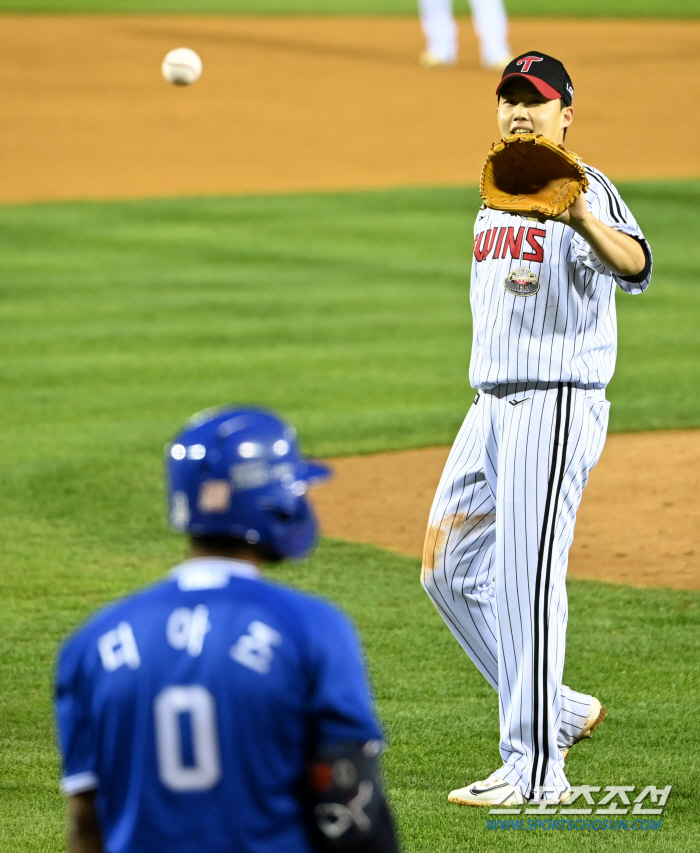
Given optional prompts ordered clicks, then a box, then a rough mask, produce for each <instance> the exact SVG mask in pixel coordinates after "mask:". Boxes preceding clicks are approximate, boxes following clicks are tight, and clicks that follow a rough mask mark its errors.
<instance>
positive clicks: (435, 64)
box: [418, 50, 457, 68]
mask: <svg viewBox="0 0 700 853" xmlns="http://www.w3.org/2000/svg"><path fill="white" fill-rule="evenodd" d="M456 61H457V60H456V59H455V58H454V57H449V56H438V55H437V54H435V53H431V51H429V50H425V51H423V53H421V55H420V56H419V57H418V64H419V65H422V66H423V68H439V67H440V66H445V65H454V64H455V62H456Z"/></svg>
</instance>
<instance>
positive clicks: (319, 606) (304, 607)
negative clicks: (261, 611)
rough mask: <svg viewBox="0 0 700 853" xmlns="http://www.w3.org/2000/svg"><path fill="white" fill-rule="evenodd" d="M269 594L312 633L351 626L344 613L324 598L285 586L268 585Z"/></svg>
mask: <svg viewBox="0 0 700 853" xmlns="http://www.w3.org/2000/svg"><path fill="white" fill-rule="evenodd" d="M265 586H266V588H267V594H268V595H269V596H271V597H275V598H276V599H277V603H278V604H279V605H280V606H281V607H282V610H283V612H285V613H288V614H289V616H290V617H292V618H295V619H296V620H297V621H298V622H299V623H300V624H303V625H304V626H305V628H306V629H307V630H308V631H310V632H311V633H316V632H319V631H320V632H321V633H323V632H324V631H326V630H327V629H328V628H329V627H330V626H341V625H343V624H349V619H348V617H347V616H346V615H345V613H343V611H342V610H341V609H340V608H339V607H338V606H337V605H335V604H333V603H332V602H330V601H328V600H327V599H325V598H323V597H322V596H319V595H315V594H313V593H309V592H305V591H302V590H298V589H294V588H293V587H290V586H286V585H283V584H276V583H269V582H268V583H266V584H265Z"/></svg>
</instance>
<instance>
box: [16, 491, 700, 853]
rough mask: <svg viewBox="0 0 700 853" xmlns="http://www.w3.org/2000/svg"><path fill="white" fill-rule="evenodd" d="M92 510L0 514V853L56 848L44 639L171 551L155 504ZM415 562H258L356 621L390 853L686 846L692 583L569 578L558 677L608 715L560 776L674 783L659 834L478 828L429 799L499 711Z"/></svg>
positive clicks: (470, 761) (695, 626) (490, 765)
mask: <svg viewBox="0 0 700 853" xmlns="http://www.w3.org/2000/svg"><path fill="white" fill-rule="evenodd" d="M139 491H140V490H139ZM144 508H145V507H144ZM86 512H87V510H86ZM93 517H94V524H92V525H90V524H87V523H86V524H85V525H83V524H82V523H81V524H79V525H78V526H77V527H76V526H74V525H71V524H70V522H67V521H64V522H63V523H59V522H57V521H52V522H50V523H43V524H42V522H39V521H37V522H36V523H35V525H34V526H33V527H29V526H27V527H26V528H25V529H24V532H23V534H19V535H16V534H15V532H14V525H13V526H12V530H11V532H10V535H9V543H8V547H7V557H8V558H9V559H8V562H7V566H8V569H7V570H6V572H5V573H4V586H5V589H4V590H3V600H4V601H5V611H4V616H3V631H2V647H1V648H0V653H1V658H0V668H1V671H2V684H3V690H2V694H1V695H0V712H1V713H2V720H3V726H2V752H3V774H2V782H1V783H0V784H1V787H0V850H2V851H3V853H4V851H7V853H10V851H12V853H59V851H61V850H63V849H64V847H63V832H64V829H63V820H64V817H63V816H64V811H63V809H64V807H63V802H62V798H61V796H60V795H59V794H58V791H57V780H58V767H57V762H56V757H55V754H54V750H53V745H52V735H51V713H50V701H49V696H50V690H51V662H52V659H53V655H54V649H55V645H56V642H57V640H58V638H59V637H61V636H63V635H64V634H65V633H66V632H67V631H68V630H69V629H70V628H72V627H73V626H74V625H75V624H76V623H77V622H78V621H79V620H81V619H83V618H84V617H86V616H87V615H88V614H89V613H90V612H92V610H93V609H94V608H95V607H96V606H97V605H98V604H99V603H100V602H102V601H105V600H108V599H110V598H112V597H114V596H117V595H120V594H122V593H124V592H125V591H127V590H129V589H131V588H133V587H134V586H138V585H141V584H144V583H147V582H149V581H151V580H154V579H156V578H157V577H159V576H160V575H161V574H163V573H164V572H165V571H166V569H167V568H168V567H169V565H171V564H172V563H173V562H175V561H177V560H178V559H179V555H180V553H181V547H182V543H181V541H180V540H178V539H176V538H175V537H174V536H172V535H171V534H168V533H167V532H165V530H164V525H163V524H162V523H161V521H160V518H159V517H158V516H154V517H151V516H150V515H149V514H148V512H147V513H146V520H145V521H143V520H142V521H139V522H134V523H132V526H131V529H129V527H128V525H126V526H124V525H120V528H121V533H122V535H121V536H119V535H117V534H116V530H117V526H116V525H114V524H113V522H112V520H111V519H109V518H107V519H104V517H102V516H101V514H99V513H98V514H95V515H94V516H93ZM83 527H84V528H85V529H87V528H92V535H86V534H85V532H84V530H83V529H81V530H80V532H79V531H78V528H83ZM109 530H111V533H110V532H107V536H106V538H103V537H102V534H103V533H104V532H106V531H109ZM28 545H30V546H31V547H30V549H29V551H28V550H27V546H28ZM28 555H29V556H28ZM418 570H419V565H418V561H417V560H412V559H409V558H406V557H400V556H398V555H395V554H389V553H387V552H382V551H379V550H377V549H374V548H370V547H363V546H358V545H350V544H347V543H342V542H333V541H331V542H326V543H324V544H323V546H322V547H321V549H320V550H319V552H318V553H317V554H316V555H315V556H314V557H313V558H312V559H311V560H309V561H307V562H305V563H303V564H301V565H299V564H288V565H285V566H281V567H278V568H276V569H274V570H271V574H272V575H273V576H275V577H276V578H278V579H279V580H281V581H284V582H287V583H290V584H295V585H298V586H301V587H303V588H306V589H311V590H314V591H316V592H320V593H322V594H324V595H326V596H329V597H331V598H333V599H334V600H336V601H338V602H340V603H341V604H342V605H343V606H344V607H345V608H346V609H347V610H348V611H349V612H350V613H351V615H352V616H353V617H354V619H355V620H356V623H357V625H358V627H359V628H360V630H361V632H362V635H363V637H364V640H365V643H366V648H367V652H368V658H369V662H370V666H371V672H372V677H373V681H374V685H375V690H376V695H377V700H378V706H379V710H380V713H381V716H382V717H383V719H384V722H385V726H386V731H387V735H388V738H389V742H390V750H389V752H388V755H387V758H386V764H385V766H386V772H387V780H388V784H389V788H390V794H391V799H392V802H393V804H394V807H395V810H396V815H397V819H398V824H399V828H400V831H401V836H402V840H403V850H404V853H454V851H459V853H462V851H464V853H482V852H483V851H494V853H497V851H503V850H511V849H514V850H522V851H533V853H535V851H544V853H549V852H550V851H557V853H558V851H566V852H567V853H568V851H582V853H583V851H589V850H591V849H593V850H596V851H606V853H607V851H620V853H622V851H624V853H629V851H634V853H646V851H664V853H694V851H697V850H698V849H699V848H700V814H699V813H698V810H697V807H696V803H697V790H698V786H699V785H700V770H699V769H698V766H697V762H694V761H693V760H692V759H691V757H692V756H693V755H696V754H697V752H698V749H700V742H699V733H698V724H697V713H696V709H697V707H698V703H700V685H699V683H698V678H697V657H698V654H699V653H700V594H698V593H685V592H671V591H662V590H635V589H630V588H625V587H613V586H607V585H604V584H597V583H591V582H574V583H571V584H570V587H569V589H570V605H571V617H570V623H569V640H568V649H567V668H566V674H565V677H566V679H567V683H569V684H571V685H572V686H573V687H575V688H576V687H578V688H580V689H582V690H590V691H593V692H595V693H596V695H598V696H600V697H601V698H602V699H603V700H604V702H605V703H606V705H607V707H608V710H609V718H608V719H607V720H606V721H605V723H604V724H603V725H602V726H601V727H600V729H599V730H598V731H597V732H596V735H595V738H594V739H593V740H592V741H590V742H586V743H583V744H581V745H579V746H577V747H575V748H574V750H573V752H572V755H571V757H570V759H569V762H568V764H567V768H568V771H567V772H568V774H569V779H570V781H571V782H572V784H590V785H601V786H605V785H621V784H624V785H634V786H636V788H637V792H639V791H641V789H642V787H645V786H646V785H648V784H654V785H658V786H659V787H663V786H665V785H668V784H671V785H673V786H674V787H673V792H672V794H671V798H670V799H669V803H668V806H667V807H666V810H665V813H664V816H663V819H662V826H661V829H660V830H656V831H648V832H636V833H634V834H631V833H629V832H622V831H621V832H609V831H608V832H592V831H588V832H586V831H582V832H575V831H574V832H560V833H555V832H547V831H544V830H535V831H531V832H519V833H518V832H505V833H504V832H502V831H501V832H500V833H499V832H494V831H493V830H491V831H489V830H487V828H486V815H485V814H484V813H483V812H482V811H480V810H472V809H462V808H459V807H456V806H450V805H448V804H447V802H446V794H447V792H448V791H449V790H450V789H451V788H453V787H457V786H460V785H462V784H465V783H466V782H467V781H473V780H474V779H475V778H481V777H483V776H484V775H487V774H488V772H490V771H491V770H493V769H494V768H495V767H496V766H498V764H499V758H498V751H497V745H498V723H497V720H498V711H497V705H496V696H495V694H494V693H493V692H492V691H491V689H490V688H489V687H488V686H487V685H486V683H485V681H484V680H483V679H482V678H481V676H480V675H479V674H478V673H477V671H476V670H475V669H474V668H473V667H472V666H471V664H470V663H469V661H468V660H467V659H466V658H465V657H464V656H463V655H462V654H461V652H460V651H459V648H458V646H457V644H456V643H455V642H454V641H453V640H452V636H451V634H450V633H449V632H448V631H447V629H446V628H445V627H444V625H443V623H442V620H441V619H440V617H439V616H438V614H437V613H436V612H435V610H434V609H433V607H432V605H431V604H430V603H429V601H428V599H427V597H426V596H425V594H424V593H423V591H422V590H421V589H420V586H419V583H418Z"/></svg>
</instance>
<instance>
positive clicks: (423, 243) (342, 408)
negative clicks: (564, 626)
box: [0, 181, 700, 853]
mask: <svg viewBox="0 0 700 853" xmlns="http://www.w3.org/2000/svg"><path fill="white" fill-rule="evenodd" d="M622 192H623V195H624V197H625V198H626V199H627V200H628V202H629V203H630V206H631V207H632V209H633V210H634V211H635V214H636V215H637V217H638V219H639V221H640V223H641V224H642V226H643V228H644V229H645V232H646V234H647V236H648V237H649V240H650V242H651V244H652V248H653V250H654V253H655V264H656V271H655V278H654V281H653V284H652V287H651V288H650V290H649V292H648V293H647V294H646V295H644V296H643V297H636V298H632V297H626V296H624V295H621V296H620V298H619V299H618V308H619V321H620V322H619V325H620V344H621V346H620V351H621V357H620V362H619V367H618V371H617V376H616V379H615V381H614V383H613V385H612V386H611V389H610V394H609V396H610V398H611V399H612V401H613V420H612V424H613V428H614V429H617V430H629V429H666V428H670V427H679V426H692V427H697V426H700V399H698V395H697V391H696V389H697V387H698V380H699V378H700V377H699V376H698V374H699V372H700V358H699V356H700V341H699V339H698V334H697V329H698V327H699V326H700V293H699V292H698V289H697V287H696V286H695V271H696V270H697V269H698V265H699V263H700V246H698V244H697V241H694V240H693V236H694V235H693V231H692V227H693V222H694V219H693V217H694V215H695V214H696V212H697V209H698V204H699V202H700V181H696V182H682V183H680V182H679V183H664V184H653V183H648V184H635V185H629V186H625V187H622ZM476 205H477V197H476V194H475V192H474V190H472V189H463V188H454V189H410V190H408V189H407V190H395V191H384V192H372V193H336V194H309V195H294V196H270V197H250V198H219V199H188V200H160V201H138V202H119V203H111V204H110V203H66V204H46V205H26V206H12V207H1V208H0V226H1V227H2V232H3V238H4V239H3V242H2V246H0V261H1V263H0V358H1V359H2V364H3V371H2V373H1V374H0V383H1V384H0V388H1V390H2V399H3V402H4V406H3V429H2V431H1V433H0V512H1V513H2V516H3V521H4V524H3V529H4V536H3V556H4V558H3V569H2V573H1V574H0V596H1V597H2V601H3V603H4V610H3V620H2V626H1V627H0V686H1V689H0V719H2V725H0V742H1V749H2V755H3V762H2V764H1V765H0V767H1V768H2V769H0V851H2V853H5V851H7V853H25V851H26V853H30V851H31V853H59V851H61V850H63V849H64V847H63V840H62V839H63V806H62V800H61V797H60V796H59V794H58V793H57V778H58V768H57V760H56V756H55V752H54V748H53V738H52V727H51V716H50V693H51V668H52V661H53V658H54V654H55V649H56V645H57V643H58V641H59V640H60V638H61V637H63V636H64V635H65V634H66V633H67V632H68V631H69V630H70V629H72V628H73V627H74V626H76V625H77V624H78V623H79V622H80V621H81V620H82V619H83V618H84V617H85V616H86V615H87V614H88V613H90V612H91V611H92V610H93V609H94V608H95V607H97V606H98V605H99V604H101V603H103V602H104V601H107V600H109V599H111V598H113V597H114V596H116V595H120V594H123V593H124V592H126V591H127V590H129V589H132V588H134V587H136V586H139V585H141V584H144V583H147V582H149V581H151V580H153V579H155V578H157V577H158V576H159V575H161V574H162V573H163V572H164V571H165V570H166V569H167V568H168V566H169V565H171V564H172V563H173V562H175V561H176V560H177V559H178V557H179V555H180V553H181V548H182V543H181V542H180V541H179V540H177V539H176V538H175V537H173V536H172V535H171V534H169V533H168V532H167V530H166V527H165V522H164V519H163V500H162V495H161V464H162V463H161V453H162V447H163V444H164V442H165V441H166V439H167V438H168V437H169V436H170V435H171V434H172V433H173V431H174V430H175V429H176V428H177V427H178V426H179V424H180V423H181V422H182V421H183V420H184V419H185V418H186V417H187V416H189V415H190V414H191V413H193V412H194V411H196V410H197V409H200V408H203V407H205V406H209V405H212V404H217V403H223V402H230V401H251V402H257V403H264V404H267V405H270V406H272V407H274V408H277V409H279V410H281V411H282V412H283V413H284V414H285V415H287V416H288V417H289V418H290V419H291V420H293V421H294V422H295V423H297V425H298V426H299V428H300V432H301V435H302V439H303V443H304V445H305V447H306V449H307V450H308V451H310V452H313V453H315V454H319V455H334V454H342V453H352V452H369V451H373V450H383V449H392V448H401V447H417V446H426V445H431V444H441V443H448V442H450V441H451V440H452V438H453V436H454V433H455V431H456V429H457V427H458V425H459V423H460V421H461V418H462V417H463V415H464V412H465V410H466V407H467V405H468V403H469V401H470V399H471V396H472V392H471V390H470V389H469V386H468V381H467V366H468V358H469V343H470V340H469V332H470V329H469V323H468V314H469V308H468V278H467V275H468V267H469V257H470V253H471V236H470V231H471V225H472V221H473V216H474V211H475V209H476ZM671 380H672V381H671ZM276 574H277V576H278V577H279V578H280V579H281V580H284V581H287V582H293V583H297V584H299V585H301V586H302V587H304V588H308V589H313V590H317V591H319V592H322V593H323V594H327V595H330V596H331V597H333V598H335V599H337V600H338V601H340V603H341V604H342V605H343V606H345V607H346V608H347V609H348V610H349V611H350V612H351V613H352V614H353V616H354V617H355V618H356V620H357V622H358V624H359V627H360V628H361V630H362V633H363V636H364V638H365V640H366V643H367V648H368V655H369V661H370V665H371V669H372V674H373V677H374V680H375V684H376V689H377V696H378V702H379V708H380V711H381V714H382V716H383V718H384V720H385V722H386V726H387V731H388V734H389V736H390V739H391V743H392V748H391V752H390V753H389V756H388V759H387V772H388V779H389V783H390V788H391V796H392V799H393V801H394V803H395V804H396V808H397V814H398V819H399V822H400V826H401V829H402V834H403V838H404V848H405V851H407V853H438V851H445V853H453V851H459V853H462V851H464V853H472V851H491V850H493V851H500V850H505V849H511V848H513V849H518V850H532V851H535V850H538V851H540V850H542V851H549V850H553V851H554V850H556V851H559V850H562V851H563V850H566V851H568V850H574V851H576V850H583V849H584V848H585V849H586V850H588V849H591V848H592V849H595V850H603V851H608V850H611V851H617V850H620V851H622V850H625V851H634V853H639V851H647V850H661V851H668V853H677V851H688V853H693V852H694V851H697V850H698V849H700V828H699V826H698V822H699V821H700V816H699V815H698V812H697V809H696V808H695V805H694V803H695V798H696V794H697V790H698V782H699V781H700V780H699V779H698V775H699V774H698V770H697V768H696V766H695V763H694V762H693V761H691V760H689V756H692V755H694V754H696V753H697V749H698V743H697V740H698V725H697V714H696V709H697V707H698V699H699V698H700V697H699V696H698V691H699V683H698V678H697V666H696V661H697V655H698V651H699V647H700V631H699V621H700V620H699V618H698V617H699V614H700V596H699V595H698V594H694V593H675V592H667V591H658V590H631V589H626V588H615V587H608V586H603V585H599V584H593V583H582V582H578V583H573V584H572V585H571V622H570V632H569V653H568V656H567V679H568V680H569V682H570V683H571V684H572V686H574V687H579V688H581V689H586V690H593V691H594V692H596V693H597V694H598V695H600V697H601V698H602V699H604V701H605V703H606V704H607V705H608V706H609V709H610V719H609V720H608V721H607V722H606V723H605V725H604V726H603V727H601V731H600V734H599V735H597V736H596V738H595V740H594V741H593V742H591V743H587V744H582V745H581V746H579V747H576V750H575V752H574V755H573V756H572V758H571V761H570V775H571V780H572V782H574V783H576V782H587V783H590V784H602V785H607V784H633V785H638V786H641V785H646V784H658V785H659V786H663V785H666V784H673V785H674V786H675V787H674V793H673V795H672V798H671V801H670V804H669V807H668V809H667V813H666V816H665V817H664V823H663V828H662V830H660V831H657V832H652V833H648V834H647V833H637V834H636V835H634V836H633V837H631V838H629V837H626V835H625V834H624V833H623V834H621V835H616V834H615V833H606V834H605V835H603V834H595V836H594V837H593V836H592V835H591V833H588V832H584V833H566V835H559V836H555V835H550V834H549V833H544V832H537V833H523V834H521V835H516V837H515V838H513V837H512V833H506V840H505V841H504V840H503V839H501V838H499V837H497V836H496V833H494V832H493V831H488V830H487V829H486V819H485V816H484V815H483V814H481V813H478V812H477V813H475V812H472V811H470V810H466V809H459V808H452V807H450V808H448V806H447V805H446V803H445V800H444V795H445V792H446V791H448V790H449V789H450V788H451V787H454V786H455V785H457V784H460V783H462V782H466V781H469V780H471V779H473V778H476V777H478V776H480V775H483V774H486V773H488V772H490V770H492V769H493V768H494V767H495V766H496V764H497V762H498V758H497V754H496V746H497V734H496V726H497V713H496V700H495V696H494V695H493V694H492V693H491V692H490V690H489V689H488V688H487V687H486V685H485V683H484V682H483V681H482V679H481V678H480V676H478V674H477V673H476V671H475V670H473V668H472V667H471V665H470V664H469V663H468V662H467V661H466V660H465V659H463V658H462V656H461V655H460V652H459V650H458V647H457V645H456V643H454V642H453V641H452V639H451V636H450V634H449V632H448V631H447V629H446V628H445V627H444V626H443V625H442V622H441V620H440V619H439V617H438V616H437V614H436V613H435V612H434V611H433V608H432V606H431V605H430V603H429V602H428V600H427V598H426V597H425V596H424V594H423V593H422V591H421V590H420V587H419V585H418V578H417V574H418V566H417V563H416V561H415V560H410V559H407V558H403V557H399V556H397V555H392V554H389V553H386V552H382V551H379V550H376V549H372V548H365V547H360V546H355V545H348V544H344V543H338V542H327V543H325V544H324V545H323V547H322V548H321V550H320V551H319V553H318V554H317V556H315V557H314V558H313V559H312V560H311V561H309V562H307V563H305V564H302V565H300V566H299V565H294V566H292V565H290V566H287V567H281V568H280V569H279V570H276ZM508 839H510V840H508Z"/></svg>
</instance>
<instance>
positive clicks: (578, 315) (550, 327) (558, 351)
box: [469, 166, 651, 388]
mask: <svg viewBox="0 0 700 853" xmlns="http://www.w3.org/2000/svg"><path fill="white" fill-rule="evenodd" d="M585 168H586V172H587V174H588V177H589V179H590V187H589V189H588V192H587V194H586V202H587V204H588V209H589V210H590V211H591V213H593V215H594V216H596V217H597V218H598V219H599V220H600V221H601V222H604V223H605V224H606V225H609V226H611V227H612V228H615V229H616V230H618V231H622V232H624V233H625V234H630V235H631V236H633V237H635V238H637V239H639V240H640V242H641V243H642V247H643V248H644V250H645V256H646V258H647V264H646V266H645V269H644V270H643V271H642V273H640V275H639V276H635V277H634V278H632V279H623V278H621V277H620V276H618V275H615V274H614V273H611V272H610V271H609V270H607V269H606V268H605V267H604V266H603V265H602V264H601V263H600V261H599V260H598V259H597V258H596V256H595V255H594V254H593V252H592V251H591V248H590V246H589V245H588V244H587V243H586V242H585V241H584V240H583V239H582V238H581V237H580V236H579V235H578V234H576V232H575V231H573V229H571V228H569V226H568V225H563V224H562V223H560V222H554V221H552V220H548V221H547V222H546V223H544V224H542V223H540V222H538V221H537V220H536V219H530V218H526V217H523V216H517V215H512V214H509V213H504V212H502V211H497V210H490V209H488V208H483V209H482V210H481V211H480V212H479V215H478V216H477V219H476V223H475V226H474V258H473V260H472V276H471V306H472V315H473V318H474V337H473V343H472V355H471V365H470V370H469V379H470V382H471V384H472V386H473V387H474V388H491V387H493V386H494V385H498V384H501V383H508V382H528V381H536V380H540V381H548V382H574V383H575V384H582V385H590V386H592V387H598V388H604V387H605V386H606V385H607V384H608V382H609V381H610V379H611V377H612V374H613V370H614V368H615V358H616V355H617V320H616V314H615V285H616V284H617V285H618V286H619V287H620V288H622V290H624V291H626V292H627V293H642V292H643V291H644V290H646V288H647V287H648V286H649V281H650V279H651V252H650V250H649V247H648V244H647V243H646V241H645V240H644V236H643V234H642V232H641V230H640V228H639V226H638V225H637V223H636V221H635V219H634V217H633V216H632V214H631V213H630V211H629V209H628V207H627V205H626V204H625V203H624V201H622V198H621V197H620V194H619V193H618V191H617V190H616V189H615V187H614V186H613V185H612V183H611V182H610V181H609V180H608V178H606V177H605V175H603V174H602V173H601V172H599V171H597V170H596V169H593V168H592V167H591V166H586V167H585ZM521 267H525V268H526V270H529V271H530V272H531V273H534V275H535V276H536V277H537V280H538V282H539V290H537V292H536V293H533V294H532V295H528V296H523V295H520V294H517V293H512V292H510V291H509V290H507V289H506V287H505V286H504V282H505V280H506V278H507V277H508V276H509V275H510V274H511V273H514V272H515V271H516V270H518V269H520V268H521ZM535 286H536V283H535V284H534V285H532V288H534V287H535Z"/></svg>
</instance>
